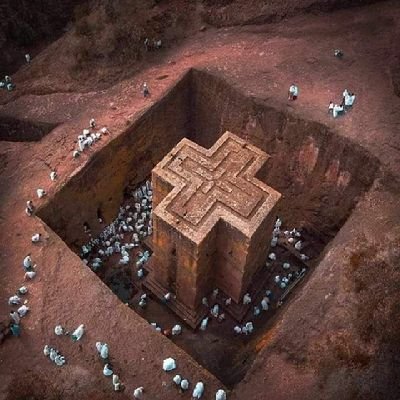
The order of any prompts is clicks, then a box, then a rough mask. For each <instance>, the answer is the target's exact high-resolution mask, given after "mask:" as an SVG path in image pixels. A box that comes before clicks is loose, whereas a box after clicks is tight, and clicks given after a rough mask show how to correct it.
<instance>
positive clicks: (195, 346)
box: [38, 70, 379, 387]
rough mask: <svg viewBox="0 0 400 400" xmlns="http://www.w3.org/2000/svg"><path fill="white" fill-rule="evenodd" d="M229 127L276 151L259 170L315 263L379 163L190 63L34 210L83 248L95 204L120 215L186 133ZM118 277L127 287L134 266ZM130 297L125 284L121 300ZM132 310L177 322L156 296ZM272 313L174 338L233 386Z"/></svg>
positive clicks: (213, 134) (207, 136) (204, 139)
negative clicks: (132, 190)
mask: <svg viewBox="0 0 400 400" xmlns="http://www.w3.org/2000/svg"><path fill="white" fill-rule="evenodd" d="M226 130H229V131H231V132H233V133H235V134H236V135H238V136H241V137H242V138H244V139H246V140H248V141H249V142H251V143H252V144H254V145H256V146H257V147H259V148H260V149H262V150H264V151H265V152H267V153H268V154H270V155H271V158H270V160H269V161H268V163H267V164H266V166H265V167H264V168H263V169H262V170H261V171H260V173H259V174H258V178H259V179H261V180H262V181H264V182H266V183H267V184H268V185H269V186H272V187H273V188H275V189H276V190H278V191H280V192H281V193H282V194H283V197H282V200H281V203H280V206H279V215H280V216H281V218H282V219H283V221H284V224H285V226H286V227H288V228H293V227H300V228H301V229H302V231H303V234H304V236H306V239H307V241H308V242H309V243H310V245H309V246H308V249H307V251H308V255H310V256H311V257H312V258H313V260H312V263H311V264H312V265H313V266H316V265H317V263H318V260H319V259H320V257H321V254H322V253H323V249H324V247H325V246H326V245H327V244H328V243H329V241H330V240H331V239H332V238H334V236H335V235H336V234H337V232H338V231H339V229H340V228H341V226H342V225H343V224H344V223H345V221H346V220H347V218H348V217H349V215H350V214H351V212H352V210H353V208H354V207H355V205H356V204H357V202H358V201H359V199H360V197H361V196H362V195H363V193H365V192H366V191H367V190H368V189H369V187H370V186H371V184H372V183H373V181H374V179H375V176H376V174H377V172H378V168H379V164H378V161H377V160H376V159H375V158H373V157H372V156H371V155H370V154H369V153H368V152H367V151H365V150H364V149H362V148H361V147H360V146H358V145H356V144H354V143H352V142H350V141H349V140H347V139H345V138H342V137H340V136H338V135H337V134H335V133H333V132H331V131H329V130H328V128H326V127H325V126H323V125H321V124H318V123H316V122H312V121H306V120H302V119H299V118H297V117H295V116H293V115H290V114H288V113H286V112H282V111H278V110H276V109H273V108H271V107H268V106H266V105H265V104H263V103H261V102H258V101H256V100H254V99H250V98H247V97H246V96H244V95H243V94H242V93H240V92H239V91H237V90H235V89H234V88H232V87H231V86H229V85H228V84H227V83H226V82H225V81H224V80H222V79H220V78H217V77H215V76H213V75H210V74H208V73H205V72H202V71H197V70H192V71H189V72H188V73H187V74H186V75H185V76H184V77H183V78H182V80H181V81H180V82H178V83H177V85H176V86H174V87H173V88H171V89H170V91H169V92H168V93H167V94H166V96H165V97H164V98H163V99H162V100H161V101H160V102H158V103H157V104H155V105H154V106H152V107H151V109H150V110H148V111H147V112H146V113H145V114H144V115H143V116H141V117H140V118H139V119H138V120H137V121H136V122H134V123H133V124H132V125H131V126H129V127H128V128H127V129H126V131H125V132H124V133H122V134H121V135H119V136H118V137H117V138H115V139H114V140H113V141H111V142H110V143H109V144H108V145H107V146H106V147H104V148H103V149H101V150H100V151H98V152H97V153H96V154H95V155H94V156H93V157H92V159H91V160H90V161H89V163H88V165H87V166H86V167H85V168H84V169H83V170H81V171H79V172H78V173H77V174H76V175H75V176H73V177H72V178H71V179H70V181H69V182H68V183H67V184H66V185H65V186H64V187H63V188H62V189H61V190H60V191H59V192H57V193H56V194H55V195H54V197H53V198H52V199H49V201H48V203H47V204H46V205H45V206H43V207H42V208H41V209H39V210H38V216H39V217H40V218H41V219H42V220H43V221H44V222H46V224H47V225H48V226H49V227H51V228H52V229H53V230H54V231H55V232H56V233H57V234H58V235H59V236H60V237H61V238H62V239H63V240H64V241H65V242H66V243H67V244H68V245H69V246H70V248H71V249H72V250H73V251H75V252H77V253H78V254H79V253H80V249H81V246H82V245H83V244H84V243H86V242H87V236H86V234H85V233H84V230H83V228H82V226H83V223H84V222H86V223H88V224H89V225H90V227H91V229H92V232H93V233H94V234H95V235H96V234H98V233H99V232H100V231H101V230H102V229H103V227H104V225H100V224H99V222H98V212H101V214H102V216H103V218H104V220H105V222H106V223H110V222H111V221H112V220H114V218H115V216H116V215H117V214H118V209H119V206H120V205H121V204H122V203H123V202H124V192H125V189H126V188H127V187H128V186H129V187H133V186H135V185H137V184H139V183H140V182H142V181H144V180H145V179H146V178H147V177H149V176H150V172H151V169H152V168H153V167H154V166H155V165H156V164H157V163H158V162H159V161H160V160H161V159H162V158H163V157H164V155H165V154H167V153H168V151H169V150H171V149H172V148H173V147H174V146H175V145H176V144H177V143H178V142H179V141H180V140H181V139H182V138H183V137H188V138H189V139H191V140H193V141H195V142H196V143H198V144H200V145H202V146H204V147H210V146H211V145H212V144H213V143H214V142H215V141H216V140H217V139H218V138H219V137H220V135H221V134H222V133H224V132H225V131H226ZM95 235H94V236H95ZM266 240H268V239H266ZM114 267H115V266H114ZM100 275H102V277H104V276H105V274H100ZM121 275H122V276H121V282H122V285H123V286H124V287H125V289H126V279H127V277H128V278H129V277H130V272H129V269H128V270H127V272H126V273H122V274H121ZM128 280H129V279H128ZM110 286H111V285H110ZM299 286H300V287H301V285H299ZM128 289H129V288H128ZM297 290H301V288H300V289H297ZM136 292H137V290H132V291H131V292H129V293H130V294H129V295H130V296H134V295H135V294H136ZM125 297H126V290H125V294H124V299H123V301H126V298H125ZM132 308H133V309H135V310H136V311H137V312H138V313H139V314H141V315H142V316H143V317H144V318H146V319H148V320H149V322H151V320H152V319H153V320H156V318H158V320H157V322H158V323H159V324H160V325H161V326H163V324H164V326H170V327H171V326H172V324H173V323H174V321H179V320H178V319H177V317H176V316H175V315H174V314H172V313H171V312H169V311H168V310H167V309H166V307H165V306H162V305H160V304H159V303H158V302H156V301H152V302H150V303H149V306H148V307H147V309H146V311H145V312H143V311H141V310H140V309H138V307H135V306H132ZM273 314H275V311H274V312H271V315H269V316H268V317H264V316H263V317H260V319H259V320H258V321H257V324H256V326H257V328H258V329H256V332H255V334H254V335H251V336H249V337H244V338H243V337H237V336H234V335H233V332H232V327H233V324H234V322H233V321H227V322H226V323H221V324H217V323H216V324H214V325H212V326H211V327H210V329H208V330H207V331H206V332H201V333H194V332H190V331H189V329H188V328H187V329H185V330H184V334H183V335H181V336H179V337H176V338H175V337H174V338H173V341H174V342H175V343H176V344H177V345H179V346H180V347H182V348H183V349H184V350H185V351H187V352H188V353H189V354H191V355H192V356H193V357H194V358H195V359H196V360H197V361H198V362H199V363H200V364H202V365H203V366H204V367H205V368H207V369H209V370H210V372H212V373H213V374H215V375H216V376H217V377H218V378H219V379H220V380H221V381H223V382H224V383H225V384H226V385H227V386H230V387H232V386H233V385H235V384H236V383H237V382H239V381H240V380H241V379H242V378H243V377H244V375H245V373H246V371H247V370H248V368H249V366H250V365H251V363H252V361H253V359H254V356H255V354H256V352H257V351H258V350H259V349H260V348H261V347H262V346H261V339H262V337H263V335H265V332H266V330H268V329H269V327H270V326H271V324H273V321H274V320H275V319H276V318H277V317H279V313H276V315H275V316H274V318H271V316H272V315H273ZM175 323H176V322H175ZM199 339H200V340H199ZM205 349H207V350H205Z"/></svg>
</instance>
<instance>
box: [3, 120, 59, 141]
mask: <svg viewBox="0 0 400 400" xmlns="http://www.w3.org/2000/svg"><path fill="white" fill-rule="evenodd" d="M56 126H57V124H51V123H47V122H32V121H28V120H21V119H16V118H12V117H0V141H2V140H4V141H9V142H38V141H39V140H40V139H42V138H43V137H44V136H46V135H47V134H48V133H50V132H51V131H52V130H53V129H54V128H55V127H56Z"/></svg>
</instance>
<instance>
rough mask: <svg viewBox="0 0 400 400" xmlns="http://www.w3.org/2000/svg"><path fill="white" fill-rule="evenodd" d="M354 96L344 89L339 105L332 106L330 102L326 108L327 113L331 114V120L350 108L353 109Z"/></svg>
mask: <svg viewBox="0 0 400 400" xmlns="http://www.w3.org/2000/svg"><path fill="white" fill-rule="evenodd" d="M355 100H356V95H355V94H354V93H352V92H350V91H348V90H347V89H344V92H343V98H342V102H341V103H340V104H334V103H333V101H332V100H331V101H330V102H329V106H328V113H330V114H332V116H333V118H337V117H338V116H339V115H343V114H344V113H345V112H346V111H348V110H349V109H350V108H351V107H353V104H354V101H355Z"/></svg>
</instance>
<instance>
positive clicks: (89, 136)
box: [72, 118, 109, 158]
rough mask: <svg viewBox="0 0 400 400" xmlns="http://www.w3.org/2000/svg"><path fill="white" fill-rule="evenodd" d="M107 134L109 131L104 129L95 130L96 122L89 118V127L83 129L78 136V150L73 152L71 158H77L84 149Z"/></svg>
mask: <svg viewBox="0 0 400 400" xmlns="http://www.w3.org/2000/svg"><path fill="white" fill-rule="evenodd" d="M107 133H109V131H108V129H107V128H106V127H103V128H101V129H100V130H96V121H95V119H94V118H91V119H90V121H89V127H88V128H85V129H84V130H83V131H82V133H81V134H80V135H78V149H77V150H74V151H73V153H72V156H73V158H77V157H78V156H79V155H80V154H81V153H83V151H84V150H85V148H89V147H90V146H92V145H93V144H94V143H96V142H97V141H98V140H100V139H101V137H102V136H103V135H106V134H107Z"/></svg>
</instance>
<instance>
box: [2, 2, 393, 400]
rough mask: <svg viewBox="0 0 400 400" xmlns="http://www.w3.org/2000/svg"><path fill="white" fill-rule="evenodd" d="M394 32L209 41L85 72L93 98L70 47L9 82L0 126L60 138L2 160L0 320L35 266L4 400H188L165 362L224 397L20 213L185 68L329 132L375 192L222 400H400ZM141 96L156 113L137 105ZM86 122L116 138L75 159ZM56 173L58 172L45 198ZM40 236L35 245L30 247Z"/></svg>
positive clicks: (344, 17) (237, 32)
mask: <svg viewBox="0 0 400 400" xmlns="http://www.w3.org/2000/svg"><path fill="white" fill-rule="evenodd" d="M399 17H400V7H399V4H398V2H396V1H389V2H380V3H377V4H374V5H370V6H365V7H363V8H352V9H348V10H341V11H335V12H332V13H329V14H318V15H312V14H304V15H298V16H294V17H293V18H291V19H286V20H283V21H281V22H278V23H275V24H258V25H246V26H234V27H226V28H213V27H208V28H207V29H206V30H205V31H200V32H198V33H197V34H196V35H195V36H191V37H188V38H186V39H184V40H183V41H182V42H181V43H180V45H179V46H177V47H173V46H171V47H170V48H168V49H165V50H163V51H162V52H160V53H159V56H158V55H157V54H156V53H154V54H152V59H151V62H149V63H148V64H146V63H143V64H142V65H141V68H140V69H139V70H138V71H135V73H134V74H132V76H126V77H125V78H124V80H122V81H120V82H119V83H115V84H113V85H111V86H110V85H106V84H105V83H104V82H102V81H101V79H100V78H99V76H100V75H101V73H102V72H101V71H100V69H99V71H97V70H93V76H96V78H93V80H90V84H89V83H88V84H87V85H85V84H83V83H81V82H80V81H79V80H76V79H75V77H74V76H72V75H71V74H70V73H69V71H70V70H71V69H70V68H69V67H70V66H71V63H73V62H74V61H73V60H71V59H70V57H69V56H68V52H67V51H65V49H67V48H68V46H70V45H71V40H72V39H71V37H68V34H67V36H66V37H62V38H60V39H59V40H58V41H57V42H55V43H54V44H52V45H51V46H50V47H48V48H47V49H46V50H44V51H43V52H42V53H41V54H40V55H39V56H38V57H37V59H34V60H33V63H32V65H31V66H24V67H23V68H22V69H21V70H20V71H19V72H18V73H16V74H15V75H14V76H13V77H14V80H15V82H16V84H17V90H16V91H15V92H13V93H11V94H9V93H6V92H1V93H0V104H2V106H1V107H0V118H2V117H13V118H18V119H28V120H31V121H37V122H46V123H48V124H57V125H58V126H57V127H56V128H55V129H54V130H53V131H52V132H51V133H49V134H48V135H46V136H45V137H43V138H42V139H41V141H39V142H27V141H26V142H6V141H2V142H1V145H0V166H1V170H0V200H1V201H0V232H1V239H0V263H1V271H2V274H1V285H0V292H1V293H0V297H1V299H3V300H2V301H1V302H0V313H1V315H2V316H4V318H7V315H8V313H9V306H8V305H7V299H8V297H9V296H11V295H12V294H13V293H14V292H15V290H16V288H18V287H19V286H21V284H22V283H23V269H22V260H23V258H24V257H25V255H26V254H27V253H31V254H32V258H33V260H34V262H35V263H37V266H38V267H37V271H38V275H37V277H36V278H35V280H33V281H31V282H29V283H28V287H29V294H28V295H27V298H28V300H29V306H30V307H31V311H30V313H29V315H28V316H26V317H25V318H24V319H23V322H22V334H21V337H20V338H10V339H7V340H6V341H5V342H4V343H3V344H1V346H0V371H1V372H0V378H1V379H0V399H10V400H11V399H23V398H31V399H35V398H38V399H39V398H41V399H43V398H45V399H56V398H63V399H64V398H65V399H75V398H76V399H82V398H90V399H108V398H111V397H114V396H120V397H121V398H132V392H133V389H134V388H135V387H138V386H143V387H144V388H145V395H144V398H145V399H160V400H161V399H163V400H169V399H171V400H172V399H177V398H189V397H190V395H189V394H187V393H186V394H180V393H178V392H177V391H176V388H175V387H173V385H172V382H171V378H172V376H171V374H167V373H165V372H163V371H162V368H161V366H162V360H163V359H164V358H166V357H170V356H171V357H174V358H175V359H176V360H177V364H178V368H177V373H180V374H182V375H184V376H185V377H187V378H188V379H189V380H190V382H191V383H192V385H193V384H194V383H195V382H196V381H198V380H202V381H203V382H205V385H206V391H205V394H204V398H205V399H213V398H214V394H215V391H216V390H217V389H218V388H220V387H223V385H222V383H221V382H219V381H218V379H217V378H215V377H214V376H213V375H212V374H211V373H209V372H208V371H207V370H205V369H204V368H202V367H201V366H200V365H199V364H198V363H197V362H196V361H194V360H193V359H192V358H191V357H190V356H189V355H188V354H187V353H185V352H184V351H183V350H182V349H180V348H179V347H178V346H175V345H174V344H173V343H172V342H171V341H170V340H168V339H167V338H165V337H163V336H162V335H160V334H158V333H157V332H155V331H153V330H152V329H151V328H150V327H149V325H148V323H147V321H145V320H144V319H142V318H141V317H139V316H138V315H137V314H136V313H134V312H132V311H131V310H130V309H129V307H127V306H125V305H124V304H122V303H121V302H120V301H119V300H118V298H117V297H116V296H115V295H114V294H113V293H112V292H111V291H110V289H109V288H108V287H107V286H106V285H105V284H104V283H103V282H101V281H100V280H99V279H98V278H97V277H96V276H95V275H94V274H93V273H92V272H91V271H90V270H88V269H87V268H85V267H84V266H83V265H82V263H81V261H80V259H79V257H77V256H76V255H75V254H74V253H73V252H72V251H71V250H70V249H69V248H68V246H67V245H66V244H65V243H64V242H63V241H62V240H61V239H60V238H59V237H58V236H57V235H56V234H55V233H54V232H53V231H52V230H51V229H50V228H49V227H48V226H47V225H46V224H44V223H43V222H42V221H41V220H40V219H39V218H36V217H33V218H28V217H27V216H26V215H25V213H24V208H25V202H26V200H27V199H30V198H33V200H34V202H35V203H36V204H37V205H41V204H44V203H46V202H48V201H51V199H52V198H53V196H54V195H55V194H56V193H57V192H58V191H59V190H60V189H61V188H62V187H63V186H64V185H65V183H66V182H68V181H69V179H70V178H71V176H73V175H74V174H76V173H78V172H79V171H80V170H81V169H82V168H84V167H85V166H87V165H88V164H89V163H90V162H91V160H92V159H93V157H94V155H95V154H96V153H98V152H99V150H100V149H101V148H103V147H104V146H105V145H107V144H108V143H110V142H111V141H113V140H115V138H116V137H118V135H120V134H121V132H123V131H124V129H125V128H126V126H127V121H130V122H132V121H135V120H136V119H137V118H139V117H140V116H141V115H143V113H144V112H145V111H146V110H148V109H149V108H150V107H151V106H152V105H153V104H155V103H156V102H157V101H158V100H159V99H161V98H162V97H163V96H164V95H165V94H166V93H167V92H168V90H169V89H170V87H171V86H172V85H173V84H174V83H176V82H177V81H178V80H179V79H180V78H181V77H182V76H183V75H184V74H185V72H187V70H188V69H190V68H196V69H198V70H204V71H207V72H209V73H212V74H215V75H217V76H219V77H222V78H223V79H224V80H226V81H227V82H228V83H229V84H230V85H232V87H234V88H235V89H237V90H239V91H240V92H242V93H243V94H244V95H246V96H248V97H251V98H254V99H258V100H259V101H260V102H263V103H264V104H266V105H268V106H270V107H273V108H275V109H277V110H282V111H285V112H287V113H289V114H290V115H294V116H301V118H303V119H305V120H307V121H310V126H312V125H311V121H313V122H318V123H320V124H322V125H324V126H326V127H327V128H328V129H329V130H330V131H332V132H334V133H335V134H338V135H339V136H340V137H343V138H348V139H349V140H351V141H352V142H354V143H356V144H358V145H360V146H362V147H363V148H364V149H365V150H366V151H367V152H368V153H369V154H371V155H373V156H374V157H376V158H377V160H378V161H379V164H380V168H379V173H378V174H377V177H376V178H375V179H374V182H373V184H372V186H371V187H370V188H369V190H368V192H367V193H365V194H363V195H362V196H360V198H359V201H358V203H357V206H356V207H355V209H354V211H353V212H352V214H351V215H350V217H349V219H348V220H347V221H346V223H345V224H344V225H343V227H342V228H341V229H340V231H339V232H338V233H337V235H336V237H335V238H334V239H333V240H332V241H331V242H330V243H329V245H328V247H327V248H326V249H325V251H324V254H323V257H322V258H321V261H320V263H319V265H318V267H317V268H316V269H315V271H314V272H313V274H312V275H311V276H310V277H309V279H308V280H307V282H306V283H305V284H304V285H303V287H302V288H301V290H298V291H296V293H295V295H294V296H293V297H291V299H290V301H289V302H288V303H286V304H285V305H284V307H283V308H284V309H283V310H282V311H281V312H280V314H279V318H276V319H275V320H274V323H273V325H272V326H271V328H270V329H269V330H268V331H267V332H266V333H265V336H264V337H262V338H261V339H260V340H259V341H258V344H257V350H258V353H257V356H256V358H255V360H254V362H253V364H252V366H251V367H250V369H249V371H248V373H247V375H246V376H245V377H244V379H243V380H241V382H240V383H238V384H237V385H236V386H235V387H234V389H233V390H232V391H229V393H228V398H229V399H230V400H232V399H246V400H253V399H254V400H264V399H274V400H280V399H289V398H291V399H296V400H300V399H310V398H315V399H324V400H325V399H346V400H347V399H349V400H350V399H371V400H375V399H386V400H387V399H393V400H395V399H398V398H400V385H399V382H400V380H399V378H400V376H399V371H400V359H399V358H400V348H399V343H400V337H399V332H400V326H399V321H400V319H399V305H398V304H400V303H399V300H400V299H399V293H400V292H399V282H400V277H399V266H400V259H399V258H400V254H399V244H400V201H399V194H400V169H399V162H400V136H399V127H398V126H399V121H400V99H399V97H398V96H396V93H395V88H396V87H398V86H397V85H398V83H397V81H396V79H398V76H397V77H396V75H395V74H392V71H393V62H394V60H396V59H397V60H398V58H397V57H398V55H399V47H398V46H399V45H398V43H400V40H399V38H400V35H399V33H400V25H399V23H398V20H399ZM338 47H339V48H341V49H342V50H343V51H344V54H345V56H344V58H343V59H342V60H338V59H336V58H334V57H333V50H334V49H335V48H338ZM30 68H32V70H30ZM93 68H94V69H95V68H96V67H93ZM97 73H98V74H97ZM161 78H162V79H161ZM107 79H110V81H109V82H115V81H118V79H115V80H112V79H111V78H107ZM96 80H97V81H96ZM95 81H96V82H95ZM144 81H146V82H147V83H148V84H149V87H150V90H151V97H150V99H144V98H143V97H142V95H141V92H140V87H141V84H142V83H143V82H144ZM292 82H296V83H297V84H298V85H299V88H300V96H299V99H298V100H297V101H296V102H291V103H289V102H288V101H287V89H288V86H289V85H290V84H291V83H292ZM346 87H347V88H348V89H350V90H352V91H354V92H355V93H356V95H357V102H356V104H355V106H354V109H353V110H352V111H351V113H348V114H346V115H345V116H344V117H343V118H338V119H336V120H334V119H333V118H332V117H331V116H329V115H328V113H327V105H328V103H329V101H330V100H333V101H335V102H339V101H340V100H341V93H342V92H343V90H344V88H346ZM91 117H94V118H96V120H97V121H98V123H99V124H100V125H102V126H103V125H105V126H107V127H108V128H109V129H110V132H111V133H110V134H109V135H108V136H105V137H104V138H103V139H102V140H101V141H100V142H99V143H97V144H96V145H95V146H94V147H92V148H91V149H90V150H89V151H87V152H86V153H84V154H82V155H81V157H80V158H78V159H76V160H73V159H72V150H73V149H74V148H75V147H76V143H75V141H76V139H77V135H78V133H79V132H80V131H81V129H82V127H83V126H86V125H87V123H88V121H89V118H91ZM211 117H212V116H210V118H211ZM130 122H128V123H130ZM222 125H223V123H222V122H221V126H222ZM245 129H249V130H257V129H259V127H258V126H257V124H253V125H251V124H250V125H249V126H246V127H245ZM167 134H168V132H166V135H167ZM50 167H51V168H57V171H58V175H59V179H58V180H57V181H56V182H54V183H52V182H51V181H50V178H49V172H50ZM38 187H43V188H45V189H46V191H47V192H48V196H47V198H45V199H43V200H38V199H37V198H36V197H35V192H36V189H37V188H38ZM76 207H79V204H77V205H76ZM60 213H62V210H60ZM35 232H41V233H42V234H43V236H44V241H43V242H42V243H41V244H38V245H35V246H33V245H32V244H31V241H30V238H31V235H32V234H33V233H35ZM81 323H83V324H85V326H86V329H87V331H86V333H85V336H84V337H83V338H82V340H81V341H80V342H77V343H72V341H71V340H70V339H69V338H67V337H56V336H55V335H54V333H53V331H54V326H55V325H57V324H62V325H65V326H67V327H68V328H69V329H73V328H74V327H77V326H78V325H79V324H81ZM98 340H101V341H106V342H107V343H108V344H109V346H110V357H111V360H112V362H113V365H114V366H115V369H116V370H117V372H118V373H119V375H120V377H121V380H122V381H123V383H124V384H125V386H126V390H125V391H124V392H123V393H114V392H113V390H112V385H111V382H110V381H109V380H107V379H106V378H105V377H103V375H102V371H101V368H102V367H101V364H100V361H99V360H98V357H97V354H96V350H95V347H94V344H95V342H96V341H98ZM45 344H51V345H54V346H56V347H57V348H59V349H60V350H61V351H62V353H63V354H65V356H66V358H67V360H68V363H67V365H65V366H64V367H56V366H55V365H54V364H52V363H50V361H49V360H47V359H46V358H45V357H44V356H43V346H44V345H45Z"/></svg>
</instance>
